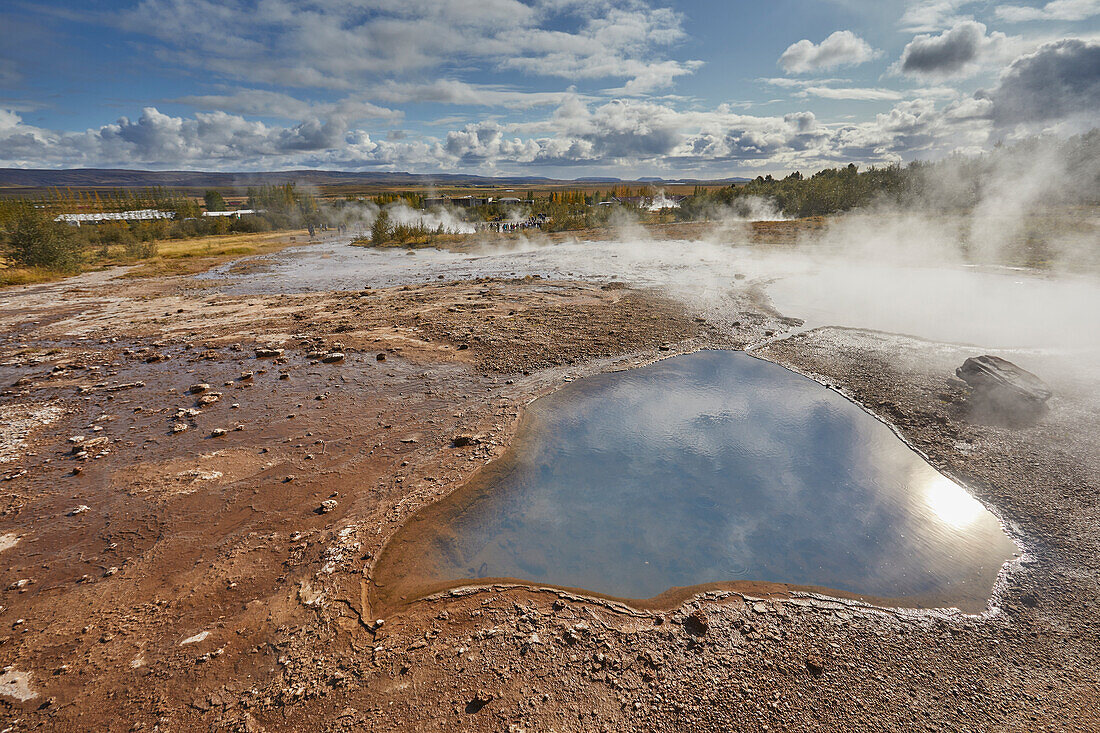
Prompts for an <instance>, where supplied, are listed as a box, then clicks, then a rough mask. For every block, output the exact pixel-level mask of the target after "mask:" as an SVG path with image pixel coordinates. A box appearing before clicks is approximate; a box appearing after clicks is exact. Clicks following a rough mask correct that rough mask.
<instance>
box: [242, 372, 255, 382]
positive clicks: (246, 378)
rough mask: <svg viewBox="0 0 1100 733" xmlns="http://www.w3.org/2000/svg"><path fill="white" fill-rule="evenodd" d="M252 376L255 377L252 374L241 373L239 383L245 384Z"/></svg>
mask: <svg viewBox="0 0 1100 733" xmlns="http://www.w3.org/2000/svg"><path fill="white" fill-rule="evenodd" d="M254 376H255V375H254V374H253V373H252V372H241V381H244V382H247V381H248V380H249V379H252V377H254Z"/></svg>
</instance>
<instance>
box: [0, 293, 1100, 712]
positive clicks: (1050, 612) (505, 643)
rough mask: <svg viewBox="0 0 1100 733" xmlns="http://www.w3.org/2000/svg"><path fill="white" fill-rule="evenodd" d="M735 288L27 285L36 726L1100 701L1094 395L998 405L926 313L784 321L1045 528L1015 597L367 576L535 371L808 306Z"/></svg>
mask: <svg viewBox="0 0 1100 733" xmlns="http://www.w3.org/2000/svg"><path fill="white" fill-rule="evenodd" d="M733 303H734V306H735V307H739V308H741V309H742V312H741V313H739V314H738V316H737V321H738V322H739V323H740V324H741V325H740V326H739V330H738V331H737V332H736V333H733V334H723V333H721V332H719V331H718V330H716V329H715V328H712V327H711V326H710V325H709V324H708V323H706V322H705V321H704V320H702V319H700V318H697V317H696V316H695V314H692V313H688V312H685V311H684V309H683V307H682V306H680V305H678V304H676V303H673V302H671V301H668V300H665V299H662V298H661V297H659V296H657V295H655V294H652V293H643V292H638V291H634V290H631V289H628V288H623V287H617V286H614V285H611V286H606V285H605V286H597V285H591V284H580V283H565V282H544V281H540V280H537V279H527V280H518V281H482V282H458V283H440V284H432V285H424V286H411V287H406V288H395V289H388V290H383V291H364V292H360V293H320V294H310V295H286V296H277V297H228V296H224V295H219V294H217V293H216V292H213V291H209V290H204V289H200V288H195V287H193V286H191V285H188V284H186V282H185V281H177V280H159V281H143V282H129V283H124V282H121V281H117V280H108V279H107V277H106V276H103V275H99V274H97V275H92V276H85V277H82V278H76V279H73V280H70V281H67V282H65V283H60V284H54V285H49V286H40V287H37V288H26V289H22V290H18V291H14V290H13V291H6V292H5V293H4V297H3V298H0V334H3V335H2V336H0V384H2V385H4V388H3V392H2V395H0V408H2V410H3V417H0V460H3V461H4V462H2V463H0V479H6V480H4V481H3V482H0V486H2V487H3V488H4V489H5V491H4V496H3V502H4V503H3V506H2V507H0V511H2V515H0V558H2V559H3V563H2V566H0V573H2V577H0V589H3V590H2V600H0V605H2V606H3V608H2V610H0V666H2V668H3V671H2V673H0V715H2V717H3V720H4V721H5V722H6V725H5V726H4V727H8V726H10V727H11V729H12V730H31V729H41V730H121V731H128V730H178V731H191V730H227V729H228V730H303V731H313V730H379V731H389V730H455V729H461V730H485V731H497V730H531V731H550V730H554V731H574V730H575V731H581V730H585V731H587V730H614V731H633V730H668V731H673V730H676V731H680V730H707V731H709V730H742V729H744V730H763V729H765V728H768V729H771V730H785V729H796V728H797V729H823V730H836V729H845V730H847V729H856V730H882V729H885V728H895V729H899V730H950V731H954V730H1018V731H1031V730H1042V729H1052V730H1096V729H1097V728H1098V727H1100V720H1098V714H1097V713H1096V708H1097V703H1098V702H1100V700H1098V697H1100V694H1098V689H1100V674H1098V672H1097V653H1098V649H1100V643H1098V642H1100V626H1098V620H1097V619H1098V614H1097V610H1098V603H1097V589H1098V584H1100V581H1098V572H1097V565H1098V561H1097V557H1098V556H1100V553H1098V552H1097V550H1098V549H1100V548H1097V540H1096V537H1097V533H1096V522H1097V513H1096V506H1097V498H1098V495H1097V491H1098V486H1100V481H1098V479H1097V477H1098V473H1100V472H1098V468H1097V455H1100V451H1098V450H1097V445H1096V443H1097V437H1096V436H1097V434H1098V432H1100V431H1098V430H1097V427H1098V426H1097V410H1096V409H1095V408H1096V405H1095V400H1094V399H1070V398H1069V397H1068V396H1067V397H1056V398H1055V399H1054V400H1053V401H1052V409H1051V411H1050V413H1049V414H1048V415H1047V416H1046V417H1045V418H1044V419H1043V421H1041V423H1040V424H1038V425H1036V426H1032V427H1030V428H1026V429H1017V430H1009V429H1005V428H998V427H995V426H987V425H980V424H972V423H970V422H969V421H968V420H967V417H966V415H965V411H963V410H962V409H961V408H960V407H959V405H960V402H959V399H960V397H961V395H960V394H958V393H956V392H953V391H952V390H953V389H954V388H952V387H950V386H945V381H944V376H945V375H949V374H950V373H951V371H950V370H951V369H952V368H953V366H954V365H955V364H957V363H958V362H961V357H963V356H964V353H965V352H963V351H961V350H957V349H950V348H947V347H937V348H936V349H932V348H931V347H929V345H927V344H922V343H919V342H914V341H911V340H907V339H903V338H900V337H885V336H883V335H881V334H870V333H865V332H851V331H841V330H836V329H821V330H818V331H812V332H809V333H806V334H800V335H798V336H796V337H794V338H791V339H789V340H787V341H782V342H778V343H775V344H773V345H771V346H769V347H767V348H766V349H765V350H764V351H763V352H762V355H763V356H765V357H766V358H769V359H773V360H775V361H778V362H779V363H783V364H785V365H787V366H790V367H792V368H795V369H798V370H799V371H803V372H805V373H808V374H812V375H814V376H815V377H817V378H818V379H820V380H822V381H825V382H828V383H830V384H833V385H835V386H837V387H839V388H842V389H844V390H845V391H846V392H848V393H850V394H852V395H854V396H855V397H856V398H857V399H858V400H859V401H860V402H862V403H863V404H865V405H867V406H869V407H870V408H872V409H873V410H874V411H876V412H878V413H879V414H881V415H883V416H884V417H885V418H887V419H888V420H890V421H891V422H893V423H894V424H895V425H897V426H899V428H900V430H901V432H902V434H903V435H904V436H905V437H906V438H907V439H909V440H910V441H911V442H912V443H913V444H914V445H916V446H917V447H919V448H920V449H921V450H922V451H924V452H925V453H927V454H928V455H929V456H930V457H931V459H932V460H933V462H934V463H936V464H937V465H938V466H939V467H941V468H944V469H945V470H948V471H950V472H952V473H954V474H955V475H958V476H961V477H963V478H965V479H967V480H968V482H969V483H970V485H971V487H972V488H973V490H974V491H975V492H976V493H977V494H978V496H979V497H980V498H982V499H983V500H985V501H986V502H987V504H988V505H989V506H990V507H991V508H993V509H994V510H995V511H997V512H998V513H999V514H1000V515H1001V516H1002V517H1003V518H1005V520H1006V521H1007V522H1008V523H1009V526H1010V528H1011V529H1012V531H1013V533H1014V534H1015V535H1016V536H1017V537H1018V538H1020V539H1021V540H1022V541H1023V542H1024V545H1025V547H1026V549H1027V550H1028V554H1027V556H1026V557H1025V560H1024V562H1022V563H1019V564H1018V565H1016V566H1014V567H1012V568H1010V569H1009V570H1007V571H1006V573H1005V574H1004V577H1003V583H1002V587H1001V588H999V590H998V596H997V606H996V610H995V611H992V612H990V613H987V614H985V615H983V616H981V617H974V616H964V615H961V614H954V613H939V612H930V613H921V612H914V611H884V610H879V609H871V608H866V607H861V606H858V605H852V604H842V603H838V602H833V601H830V600H822V599H809V598H805V597H791V596H789V595H785V594H784V593H783V588H782V587H781V586H769V587H765V588H761V589H760V593H759V597H758V598H757V597H752V598H748V599H747V600H746V599H745V598H743V597H742V596H739V595H737V594H732V593H719V592H716V593H709V594H706V595H703V596H698V597H695V598H693V599H691V600H689V601H687V602H686V603H684V604H682V605H679V606H677V607H675V608H671V609H667V610H658V611H638V610H633V609H630V608H627V607H625V606H622V605H619V604H615V603H610V602H604V601H599V600H595V599H587V598H583V597H579V596H576V595H571V594H567V593H562V592H558V591H545V590H539V589H536V588H488V589H480V590H478V591H476V592H469V593H466V592H456V593H453V594H448V595H445V596H442V597H439V598H435V599H432V600H426V601H421V602H418V603H415V604H412V605H410V606H406V607H403V608H401V609H396V610H392V611H383V610H381V609H372V608H370V607H369V605H368V601H367V598H368V595H367V592H366V591H367V590H368V588H369V583H370V573H371V567H372V563H373V560H374V558H375V557H376V556H377V554H378V552H379V549H380V548H381V547H382V545H383V544H384V542H385V541H386V539H387V538H388V537H389V536H390V535H391V534H392V533H393V532H394V531H395V530H396V528H397V527H398V526H399V525H400V523H401V522H403V521H404V520H405V519H407V518H408V517H409V516H410V515H411V514H412V513H413V512H415V511H416V510H417V509H418V508H420V507H422V506H424V505H425V504H427V503H429V502H431V501H434V500H436V499H438V498H439V497H441V496H443V495H445V494H446V493H448V492H449V491H451V490H453V489H454V488H456V487H457V486H459V485H460V484H461V483H462V482H463V481H465V480H466V479H467V478H468V477H469V476H470V475H471V474H472V473H473V472H474V471H475V470H476V469H477V468H478V467H479V466H481V465H484V463H485V462H486V461H488V460H490V459H492V458H493V457H495V456H499V455H500V454H501V453H502V451H503V450H504V445H505V444H506V443H507V441H508V439H509V436H510V435H511V434H512V432H513V430H514V429H515V426H516V422H517V419H518V416H519V415H520V414H521V413H522V410H523V406H524V405H525V404H527V403H528V402H529V401H530V400H531V399H534V398H535V397H537V396H539V395H541V394H546V393H548V392H550V391H552V390H554V389H557V388H559V387H560V386H561V385H562V384H563V383H564V382H565V381H567V380H570V379H573V378H578V377H583V376H584V375H586V374H590V373H594V372H597V371H603V370H608V369H620V368H628V367H630V366H635V365H637V364H640V363H645V362H648V361H651V360H652V359H655V358H658V357H660V356H664V355H666V354H668V353H676V352H681V351H690V350H693V349H696V348H701V347H705V346H710V347H723V348H737V347H741V346H744V345H745V344H747V343H752V342H756V341H758V340H759V339H760V337H761V336H762V335H763V333H764V332H765V331H767V330H776V331H782V329H783V327H784V326H783V323H782V322H780V321H779V320H778V318H777V317H776V316H775V315H774V314H771V311H770V310H769V309H767V308H762V307H759V306H757V305H756V304H754V302H753V298H752V296H751V294H749V293H748V291H746V293H745V294H744V296H743V297H741V298H740V299H738V298H735V299H734V300H733ZM791 315H797V314H791ZM257 346H275V347H278V348H281V349H283V352H282V353H281V354H279V355H277V356H275V357H273V358H264V359H261V358H257V357H256V355H255V348H256V347H257ZM334 350H339V351H341V352H343V353H344V354H345V358H344V360H343V361H342V362H337V363H323V362H321V360H320V359H319V358H318V357H319V355H321V354H324V353H329V352H332V351H334ZM908 353H912V354H914V355H919V356H920V358H914V359H912V360H906V359H899V358H898V357H899V355H904V354H908ZM909 363H914V364H921V366H920V367H905V368H903V367H901V366H899V365H900V364H909ZM249 372H251V375H249V374H248V373H249ZM198 383H203V384H207V385H209V388H208V389H205V390H203V391H201V392H198V393H194V394H192V393H191V392H190V391H189V389H190V387H191V386H192V385H195V384H198ZM1054 386H1055V388H1056V390H1058V391H1059V394H1060V395H1069V394H1071V393H1072V389H1074V388H1076V386H1075V385H1060V384H1057V383H1056V384H1055V385H1054ZM212 393H213V394H216V395H217V396H218V398H217V399H216V400H212V399H210V398H209V397H207V399H205V400H202V402H203V403H205V404H200V398H202V397H203V396H204V395H207V396H209V395H211V394H212ZM238 426H240V428H239V429H237V428H238ZM215 431H217V432H218V433H219V434H218V435H217V436H215V434H214V433H215ZM221 431H225V433H224V435H222V434H220V433H221ZM460 434H462V435H476V436H478V441H477V442H474V443H473V444H472V445H466V446H463V447H455V446H454V445H452V439H453V438H454V437H455V436H456V435H460ZM78 436H81V437H82V438H83V439H82V440H80V441H76V442H73V441H72V440H71V439H72V438H76V437H78ZM960 446H961V447H960ZM13 448H14V450H12V449H13ZM323 502H329V503H328V504H327V505H326V504H323ZM332 502H335V504H334V505H333V503H332ZM323 507H325V508H327V511H326V510H325V509H323ZM765 591H768V592H765ZM380 617H382V618H384V621H385V623H384V624H382V625H379V624H378V623H377V621H378V619H379V618H380Z"/></svg>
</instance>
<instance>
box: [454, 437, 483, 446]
mask: <svg viewBox="0 0 1100 733" xmlns="http://www.w3.org/2000/svg"><path fill="white" fill-rule="evenodd" d="M480 443H481V438H479V437H478V436H476V435H467V434H463V435H456V436H455V437H453V438H451V445H453V446H454V447H455V448H465V447H466V446H468V445H478V444H480Z"/></svg>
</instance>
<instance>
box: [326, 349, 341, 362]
mask: <svg viewBox="0 0 1100 733" xmlns="http://www.w3.org/2000/svg"><path fill="white" fill-rule="evenodd" d="M343 360H344V354H343V352H341V351H330V352H329V353H327V354H325V355H324V356H322V357H321V362H322V363H324V364H336V363H338V362H341V361H343Z"/></svg>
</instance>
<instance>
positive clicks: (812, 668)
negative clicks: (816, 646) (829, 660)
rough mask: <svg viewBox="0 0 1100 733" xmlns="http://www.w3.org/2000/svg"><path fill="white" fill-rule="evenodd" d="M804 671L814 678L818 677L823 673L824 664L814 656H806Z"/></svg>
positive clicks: (819, 658)
mask: <svg viewBox="0 0 1100 733" xmlns="http://www.w3.org/2000/svg"><path fill="white" fill-rule="evenodd" d="M806 670H807V671H808V672H809V673H810V674H812V675H813V676H814V677H820V676H821V675H822V674H823V673H824V672H825V662H824V661H823V660H822V659H821V657H819V656H817V655H816V654H809V655H807V656H806Z"/></svg>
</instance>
